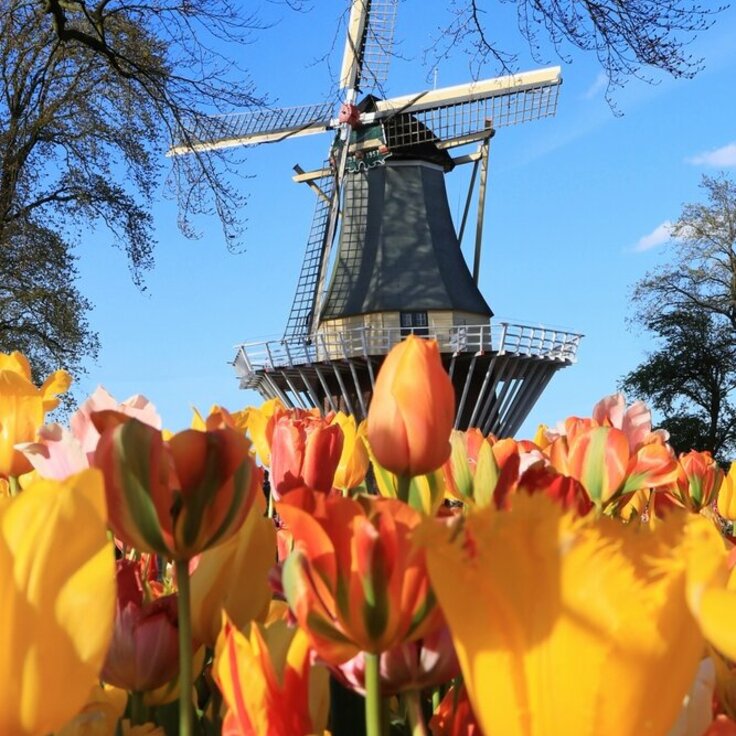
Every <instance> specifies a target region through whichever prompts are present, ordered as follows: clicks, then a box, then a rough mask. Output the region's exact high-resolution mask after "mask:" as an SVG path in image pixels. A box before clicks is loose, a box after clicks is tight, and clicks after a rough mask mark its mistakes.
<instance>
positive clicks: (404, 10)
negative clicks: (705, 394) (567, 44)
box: [79, 0, 736, 436]
mask: <svg viewBox="0 0 736 736" xmlns="http://www.w3.org/2000/svg"><path fill="white" fill-rule="evenodd" d="M448 5H449V3H447V2H441V1H440V0H403V1H402V2H401V3H400V5H399V19H398V24H397V30H396V36H397V42H398V43H397V50H398V53H399V55H400V58H397V59H395V60H394V61H393V62H392V68H391V73H390V76H389V82H388V84H387V86H386V93H387V94H389V95H401V94H406V93H409V92H414V91H419V90H421V89H424V88H426V87H427V86H429V85H428V80H427V75H428V69H427V67H426V66H424V65H423V63H422V58H423V54H422V50H423V49H424V48H427V47H431V46H432V45H433V43H434V40H435V39H436V35H437V28H438V27H439V26H440V25H441V24H442V23H443V22H445V23H446V22H448V20H449V18H448V16H447V10H446V8H447V6H448ZM486 6H487V7H488V8H489V24H488V27H489V28H492V29H493V31H494V33H495V36H496V37H497V38H499V39H500V40H502V41H504V42H506V43H507V45H508V46H509V47H510V48H511V49H513V50H516V51H519V52H520V61H519V69H520V70H524V69H532V68H538V67H539V66H546V65H548V64H557V63H560V64H561V65H562V74H563V79H564V84H563V86H562V90H561V94H560V102H559V108H558V114H557V117H556V118H554V119H551V120H544V121H537V122H534V123H527V124H525V125H522V126H517V127H515V128H506V129H502V130H500V131H499V132H498V134H497V135H496V137H495V138H494V140H493V143H492V148H491V164H490V176H489V193H488V201H487V212H486V221H485V230H484V252H483V262H482V267H481V284H480V285H481V290H482V291H483V293H484V295H485V297H486V299H487V301H488V302H489V303H490V305H491V307H492V308H493V310H494V312H495V313H496V316H497V318H499V319H507V320H511V321H523V322H527V323H533V324H537V323H541V324H545V325H548V326H552V327H562V328H567V329H570V330H573V331H578V332H582V333H584V334H585V339H584V340H583V342H582V345H581V349H580V353H579V362H578V363H577V364H576V365H574V366H572V367H570V368H567V369H565V370H563V371H561V372H559V373H558V374H557V375H556V376H555V378H554V379H553V380H552V382H551V384H550V385H549V387H548V389H547V391H546V393H545V394H544V395H543V396H542V398H541V399H540V401H539V402H538V403H537V405H536V406H535V408H534V409H533V411H532V413H531V414H530V417H529V419H528V420H527V422H526V424H525V425H524V427H523V428H522V431H521V432H520V434H519V436H530V435H531V434H532V433H533V431H534V428H535V427H536V424H537V423H539V422H547V423H554V422H556V421H558V420H559V419H562V418H564V417H565V416H568V415H572V414H578V415H585V414H589V412H590V409H591V407H592V405H593V404H594V403H595V401H597V399H599V398H600V397H601V396H604V395H605V394H608V393H611V392H613V391H614V390H615V389H616V383H617V381H618V380H619V379H620V377H621V376H622V375H623V374H625V373H626V372H627V371H629V370H631V369H632V368H634V367H635V366H636V365H637V364H638V362H640V361H641V359H642V358H643V357H644V354H645V351H646V350H647V349H651V347H652V346H651V344H650V342H649V340H648V338H647V336H646V335H643V334H638V333H637V332H636V330H634V329H632V328H631V327H630V326H629V325H628V324H627V317H630V316H631V311H630V292H631V288H632V286H633V284H634V283H635V282H636V280H637V279H639V278H641V277H642V276H643V275H644V274H645V272H646V271H647V270H649V269H650V268H652V267H654V266H655V265H657V264H658V263H661V262H663V261H664V260H665V259H667V258H668V253H669V248H670V246H669V245H668V243H667V240H666V227H665V226H664V225H665V223H667V222H668V221H672V220H674V219H676V217H677V215H678V213H679V211H680V208H681V205H682V203H683V202H688V201H694V200H698V199H701V198H702V193H701V191H700V189H699V183H700V179H701V176H702V174H704V173H707V174H711V175H713V174H716V173H718V172H719V171H725V172H728V173H730V175H732V176H736V95H734V92H733V90H734V89H735V88H736V84H735V82H734V80H735V79H736V44H734V41H733V39H734V38H736V8H731V9H729V10H727V11H725V12H724V13H722V14H721V16H720V17H719V18H718V20H717V22H716V25H715V26H714V27H713V28H712V29H711V30H710V31H708V32H707V33H705V34H703V36H702V37H701V38H700V39H699V40H698V41H696V42H695V43H694V44H693V46H692V49H691V50H692V52H693V53H694V54H695V55H699V56H704V57H705V69H704V70H703V71H702V72H701V73H700V74H699V75H698V76H697V77H696V78H695V79H693V80H672V79H669V78H660V79H659V80H658V81H659V83H658V84H656V85H647V84H644V83H642V82H639V81H637V80H632V81H631V82H630V83H629V84H628V85H627V86H626V87H625V88H624V89H622V90H617V91H615V92H614V93H613V94H614V100H615V103H616V105H617V107H618V109H619V110H620V112H621V113H623V115H622V116H620V117H617V116H615V115H614V114H613V113H612V112H611V109H610V107H609V106H608V104H607V102H606V100H605V97H604V93H605V84H604V83H603V78H602V76H601V70H600V67H599V66H598V65H597V62H596V60H595V58H594V57H593V56H591V55H582V54H579V53H571V59H570V60H569V61H571V63H567V62H560V61H559V60H558V59H557V57H556V56H555V55H554V54H553V53H552V52H549V53H545V54H544V59H543V63H541V64H540V63H538V62H535V61H534V60H532V59H531V58H529V54H528V52H527V51H526V48H525V46H524V43H523V41H522V40H521V39H520V38H519V36H518V32H517V31H516V28H515V23H514V16H513V13H512V12H510V7H509V5H503V4H500V3H486ZM249 7H250V6H249ZM344 7H345V3H344V2H343V0H318V2H315V3H314V4H313V7H312V9H311V11H310V12H307V13H304V14H300V13H294V12H292V11H289V10H288V9H286V8H285V7H284V6H283V5H279V4H272V3H264V4H263V7H262V15H263V17H264V20H266V21H268V22H269V23H270V24H271V27H270V28H268V29H266V30H263V31H260V32H258V33H256V34H254V42H253V44H251V45H249V46H246V47H244V48H243V49H241V50H238V54H239V62H240V64H241V65H242V66H243V67H245V68H247V69H248V70H249V71H250V72H251V75H252V77H253V79H254V81H255V83H256V84H257V85H258V87H259V89H260V91H262V92H264V93H268V94H269V95H270V96H271V98H272V99H273V100H274V103H275V104H280V105H283V106H290V105H299V104H307V103H312V102H321V101H323V100H325V99H330V98H331V95H332V94H333V93H334V88H335V77H336V69H337V67H338V66H339V61H340V57H341V54H342V37H340V38H339V39H338V40H337V41H336V39H335V34H336V28H337V24H338V21H339V19H340V18H341V12H342V10H343V8H344ZM496 29H498V30H497V31H496ZM540 33H541V32H540ZM331 49H332V54H331V56H329V54H330V51H331ZM325 55H328V56H329V59H330V60H331V61H330V63H329V64H328V63H327V62H325V61H324V60H322V57H324V56H325ZM472 73H473V72H472V71H471V70H470V69H469V61H468V59H467V57H465V56H463V54H462V53H461V52H460V51H459V50H458V51H457V53H455V54H453V55H452V56H451V58H449V59H448V60H446V61H443V62H442V63H441V64H440V65H439V69H438V75H437V76H438V79H437V83H438V86H440V87H442V86H448V85H452V84H459V83H462V82H465V81H469V80H470V78H471V76H472ZM496 73H497V71H496V70H495V69H493V68H490V67H489V68H486V69H484V70H482V71H481V76H482V77H489V76H495V74H496ZM330 142H331V141H330V138H329V136H328V135H327V134H322V135H320V136H312V137H309V138H299V139H295V140H292V141H288V142H282V143H280V144H276V145H267V146H265V145H264V146H260V147H257V148H253V149H250V150H249V151H248V152H247V155H246V163H245V168H244V172H243V173H244V174H245V175H246V176H248V177H252V178H247V179H244V181H243V182H242V186H243V191H244V192H245V193H246V194H247V195H248V197H249V204H248V206H247V208H246V212H245V216H246V218H247V220H248V228H247V231H246V234H245V238H244V245H245V250H244V252H243V253H241V254H238V255H235V254H232V253H230V252H228V250H227V248H226V246H225V242H224V239H223V237H222V234H221V231H220V229H219V224H218V222H217V221H216V220H215V219H214V218H212V219H207V218H203V219H201V220H199V221H198V222H197V224H198V226H199V229H200V231H201V233H202V237H201V238H200V239H199V240H196V241H190V240H187V239H186V238H184V237H183V236H182V235H181V234H180V233H179V232H178V230H177V228H176V209H175V206H174V204H173V203H172V202H170V201H168V200H166V199H164V198H163V196H162V197H161V200H160V202H159V203H157V205H156V207H155V210H154V216H155V220H156V234H157V238H158V241H159V246H158V250H157V253H156V267H155V270H154V271H153V272H151V273H150V274H149V275H148V277H147V284H148V291H147V292H146V293H140V292H139V291H137V290H136V288H135V287H134V286H133V284H132V282H131V280H130V278H129V275H128V271H127V264H126V262H125V258H124V255H123V254H121V253H119V252H117V251H115V250H113V249H111V248H110V247H109V246H108V244H107V243H108V240H109V238H108V237H107V236H106V234H105V233H104V232H102V231H96V232H95V233H94V234H90V235H88V236H86V237H85V238H84V242H83V243H82V245H81V247H80V248H79V256H80V263H79V266H80V274H81V275H80V278H81V281H80V288H81V289H82V291H83V292H84V293H85V294H86V295H87V296H88V297H89V298H90V299H91V301H92V302H93V303H94V304H95V309H94V311H93V312H92V314H91V322H92V325H93V327H94V328H95V329H96V330H97V331H98V332H99V334H100V338H101V340H102V350H101V354H100V358H99V360H98V361H97V363H96V364H90V365H89V366H88V369H89V375H88V376H86V377H84V378H83V379H82V380H81V381H80V384H79V391H80V395H85V394H86V393H89V392H91V391H92V390H93V389H94V387H95V386H96V385H98V384H102V385H104V386H105V387H106V388H107V389H108V390H109V391H110V392H111V393H112V394H113V395H115V396H116V397H117V398H119V399H124V398H126V397H127V396H129V395H130V394H133V393H143V394H145V395H146V396H148V397H149V398H150V399H151V400H152V401H153V402H154V403H155V404H156V405H157V406H158V408H159V410H160V411H161V414H162V416H163V418H164V423H165V425H166V426H167V427H170V428H171V429H180V428H183V427H185V426H187V425H188V423H189V420H190V416H191V407H192V406H194V405H196V406H198V407H199V408H200V409H207V408H208V407H209V406H210V405H211V404H213V403H219V404H222V405H224V406H226V407H228V408H230V409H239V408H241V407H243V406H245V405H248V404H256V403H259V398H258V396H257V395H256V394H254V393H249V392H244V391H241V390H239V389H238V387H237V382H236V379H235V374H234V371H233V369H232V366H230V365H229V361H231V360H232V358H233V357H234V354H235V348H234V346H235V345H236V343H239V342H243V341H251V340H258V339H267V338H278V337H280V335H281V333H282V331H283V327H284V325H285V323H286V317H287V315H288V311H289V307H290V305H291V298H292V295H293V290H294V286H295V284H296V278H297V274H298V269H299V266H300V260H301V256H302V253H303V250H304V245H305V243H306V237H307V234H308V228H309V224H310V220H311V216H312V211H313V207H314V199H313V198H314V195H313V194H312V192H311V191H310V190H309V189H308V188H307V187H306V186H304V185H297V184H294V183H293V182H292V181H291V175H292V166H293V165H294V164H296V163H299V164H300V165H301V166H302V167H303V168H305V169H309V168H315V167H317V166H319V165H320V164H321V162H322V160H323V159H324V157H325V154H326V152H327V149H328V146H329V145H330ZM469 174H470V170H469V167H458V169H456V171H455V172H453V173H452V174H451V175H450V177H451V178H450V179H448V188H449V190H450V205H451V209H452V210H453V214H455V215H456V216H457V215H458V214H459V213H460V212H461V207H462V203H463V199H464V190H465V188H466V187H467V181H468V177H469ZM468 245H469V247H470V241H469V240H468Z"/></svg>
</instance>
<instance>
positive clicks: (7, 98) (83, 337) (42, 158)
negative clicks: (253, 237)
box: [0, 0, 254, 371]
mask: <svg viewBox="0 0 736 736" xmlns="http://www.w3.org/2000/svg"><path fill="white" fill-rule="evenodd" d="M239 13H240V9H239V8H235V7H232V6H230V4H229V3H228V2H227V0H185V1H182V2H176V1H174V2H166V1H164V0H161V1H159V0H154V1H153V2H152V3H147V2H143V3H137V2H136V3H134V2H125V1H120V0H103V2H100V3H99V4H97V5H88V4H86V3H85V2H74V1H68V0H65V1H64V2H62V3H57V2H54V0H49V1H48V2H45V1H43V2H39V1H38V0H3V2H2V3H0V75H1V77H2V82H1V85H0V270H1V271H2V277H3V280H2V286H1V287H0V295H1V298H2V308H3V317H2V322H1V323H0V350H2V351H10V350H15V349H18V350H23V351H24V352H25V353H26V354H27V355H28V356H29V358H30V359H31V361H32V363H33V364H34V365H36V366H37V367H38V369H39V370H41V369H46V368H48V367H54V368H55V367H60V366H63V367H65V368H67V369H69V370H72V371H74V370H78V369H79V367H80V363H81V361H82V360H83V359H84V357H85V356H92V357H94V355H95V352H96V350H97V345H98V341H97V337H96V335H95V333H94V331H93V330H92V329H91V328H90V326H89V323H88V321H87V318H86V314H87V311H88V309H89V307H90V305H89V303H88V302H87V300H85V298H84V297H83V296H82V295H81V294H80V293H79V291H78V289H77V288H76V285H75V281H76V271H75V265H74V264H75V260H74V246H75V244H76V242H77V240H78V237H79V235H80V233H81V232H82V231H83V230H89V229H91V228H95V235H96V237H97V238H98V239H99V240H103V239H109V240H111V241H112V243H113V244H114V245H116V246H117V247H119V248H121V249H123V250H124V251H125V252H126V254H127V256H128V262H129V265H130V270H131V274H132V278H133V279H134V281H135V282H136V283H137V284H138V285H139V286H140V287H141V288H143V287H144V282H143V277H144V274H145V271H146V270H147V269H149V268H150V267H151V266H152V264H153V257H154V246H155V242H154V239H153V237H152V224H153V223H152V217H151V205H152V200H153V196H154V194H155V193H156V191H157V189H158V187H159V186H160V184H161V180H162V176H163V174H164V171H165V167H164V163H165V159H164V156H163V153H164V152H165V151H166V149H167V147H168V145H169V143H170V141H171V137H172V134H173V131H174V130H176V129H178V127H179V125H180V122H181V120H182V119H183V118H184V117H186V116H187V115H191V114H193V113H194V111H195V110H200V109H201V108H202V106H205V107H207V108H209V109H210V110H211V111H213V112H214V111H217V110H220V109H224V108H227V109H232V108H233V107H245V106H248V105H250V104H252V102H253V97H252V94H251V93H252V86H251V85H249V84H248V83H247V82H246V83H245V84H242V83H241V84H239V85H236V84H232V78H231V77H230V76H229V75H231V74H232V73H233V67H232V64H231V63H230V62H226V61H225V59H223V58H221V57H220V56H218V54H217V53H216V52H215V51H213V50H211V49H212V48H215V46H216V44H215V41H217V42H218V43H219V44H220V47H222V45H223V44H226V43H227V42H236V41H240V42H243V41H245V40H247V32H248V30H249V29H250V28H251V27H252V26H253V25H254V21H253V18H252V17H250V16H249V17H246V18H244V17H243V16H242V14H239ZM210 43H211V46H210ZM239 79H241V80H242V79H245V77H243V76H241V75H239ZM223 163H224V164H225V166H226V164H227V162H226V161H223V159H222V157H221V156H220V155H218V154H217V153H215V154H201V155H198V156H195V157H190V158H188V159H187V160H177V161H175V162H174V164H173V166H174V169H173V181H174V182H175V188H176V190H177V191H178V193H179V195H180V199H179V203H180V213H181V217H180V221H181V224H182V226H183V228H184V230H185V231H186V232H187V233H188V234H192V230H191V227H190V226H189V223H190V220H189V217H190V216H191V215H192V214H195V213H200V212H211V211H214V212H217V213H219V214H220V215H221V219H222V222H223V225H224V227H225V230H226V233H227V234H228V235H229V236H230V237H233V236H234V235H235V234H236V233H237V225H238V223H237V219H236V216H235V213H236V212H237V211H238V209H239V205H240V204H241V200H240V198H239V196H238V195H237V194H236V193H235V190H234V189H233V188H232V186H231V185H230V183H229V180H228V178H227V170H226V168H225V169H223V166H222V164H223Z"/></svg>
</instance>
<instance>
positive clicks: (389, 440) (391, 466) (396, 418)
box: [368, 335, 455, 477]
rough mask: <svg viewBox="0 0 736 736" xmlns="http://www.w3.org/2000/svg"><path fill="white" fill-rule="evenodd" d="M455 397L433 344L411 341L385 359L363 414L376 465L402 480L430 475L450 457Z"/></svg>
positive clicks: (412, 336)
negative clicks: (366, 420)
mask: <svg viewBox="0 0 736 736" xmlns="http://www.w3.org/2000/svg"><path fill="white" fill-rule="evenodd" d="M454 418H455V391H454V389H453V386H452V381H451V380H450V377H449V376H448V375H447V372H446V371H445V369H444V367H443V366H442V359H441V357H440V352H439V348H438V347H437V343H436V342H435V341H434V340H423V339H422V338H420V337H416V336H414V335H410V336H409V337H407V338H406V340H404V341H403V342H400V343H399V344H398V345H396V346H395V347H394V348H393V349H392V350H391V352H390V353H389V354H388V356H387V357H386V360H385V361H384V363H383V365H382V366H381V370H380V371H379V373H378V376H377V378H376V385H375V389H374V391H373V399H372V401H371V405H370V407H369V410H368V441H369V443H370V446H371V449H372V451H373V454H374V455H375V457H376V459H377V460H378V462H379V463H380V464H381V465H382V466H383V467H384V468H386V469H387V470H389V471H391V472H392V473H395V474H396V475H401V476H407V477H410V476H415V475H424V474H426V473H430V472H432V471H433V470H437V469H438V468H440V467H442V465H443V464H444V463H445V461H446V460H447V459H448V458H449V457H450V442H449V440H450V431H451V430H452V425H453V420H454Z"/></svg>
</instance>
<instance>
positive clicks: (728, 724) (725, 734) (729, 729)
mask: <svg viewBox="0 0 736 736" xmlns="http://www.w3.org/2000/svg"><path fill="white" fill-rule="evenodd" d="M703 736H736V721H732V720H731V719H730V718H727V717H726V716H722V715H721V716H717V717H716V719H715V720H714V721H713V723H711V724H710V726H708V730H707V731H706V732H705V733H704V734H703Z"/></svg>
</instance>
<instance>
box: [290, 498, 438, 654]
mask: <svg viewBox="0 0 736 736" xmlns="http://www.w3.org/2000/svg"><path fill="white" fill-rule="evenodd" d="M277 509H278V512H279V514H280V516H281V517H282V518H283V519H284V521H285V522H286V524H287V525H288V527H289V529H290V530H291V532H292V534H293V535H294V548H293V550H292V552H291V554H290V555H289V557H288V558H287V559H286V562H285V563H284V568H283V576H282V580H283V586H284V592H285V594H286V599H287V601H288V603H289V606H290V607H291V610H292V611H293V613H294V615H295V616H296V619H297V621H298V622H299V625H300V626H301V627H302V628H303V629H304V630H305V631H306V632H307V634H308V635H309V639H310V642H311V644H312V646H313V647H314V649H315V650H316V651H317V653H318V654H319V656H320V657H322V658H323V659H324V660H325V661H327V662H330V663H331V664H340V663H342V662H345V661H347V660H348V659H350V658H351V657H354V656H355V655H356V654H357V653H358V652H359V651H364V652H370V653H374V654H377V653H380V652H383V651H386V650H387V649H390V648H391V647H393V646H396V645H397V644H400V643H401V642H403V641H406V640H410V639H415V638H419V637H420V636H422V634H423V633H424V632H425V631H428V630H430V629H431V628H432V627H433V626H434V625H435V624H436V621H437V619H436V617H437V616H439V612H438V609H437V608H436V607H435V605H434V596H433V595H432V593H431V591H430V588H429V580H428V578H427V572H426V567H425V562H424V552H423V551H422V550H419V549H417V548H416V547H415V546H414V545H413V544H412V541H411V534H412V531H413V530H414V528H415V527H416V526H417V525H418V524H419V523H420V521H421V519H422V516H421V514H420V513H419V512H418V511H415V510H414V509H412V508H411V507H409V506H407V505H406V504H404V503H402V502H400V501H397V500H395V499H391V498H377V497H375V496H357V497H355V498H345V497H343V496H325V495H323V494H316V493H312V492H311V491H309V490H307V489H302V490H296V491H293V492H292V493H290V494H289V495H288V496H287V497H286V498H285V500H284V501H283V502H282V503H280V504H278V506H277Z"/></svg>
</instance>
